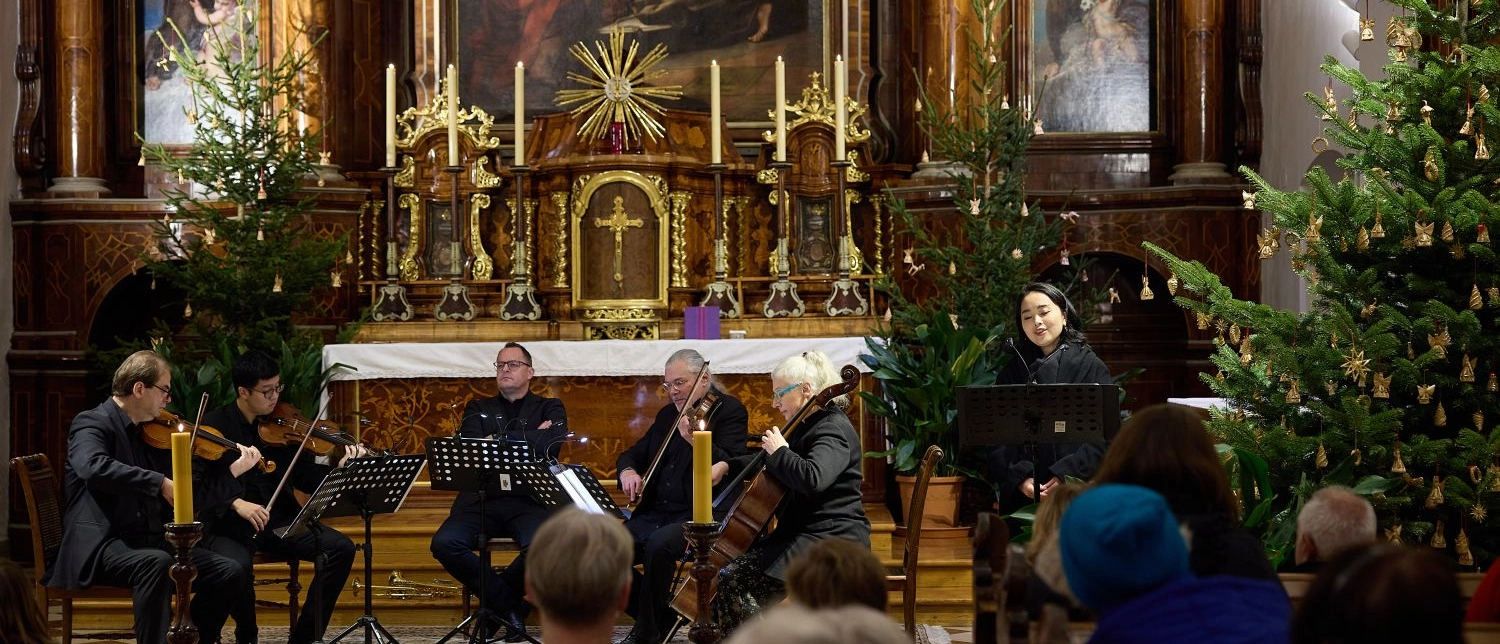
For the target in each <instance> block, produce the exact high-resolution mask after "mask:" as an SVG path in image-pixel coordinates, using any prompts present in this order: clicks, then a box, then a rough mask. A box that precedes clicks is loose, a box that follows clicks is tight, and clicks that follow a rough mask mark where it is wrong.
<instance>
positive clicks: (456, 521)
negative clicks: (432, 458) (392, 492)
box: [430, 494, 553, 614]
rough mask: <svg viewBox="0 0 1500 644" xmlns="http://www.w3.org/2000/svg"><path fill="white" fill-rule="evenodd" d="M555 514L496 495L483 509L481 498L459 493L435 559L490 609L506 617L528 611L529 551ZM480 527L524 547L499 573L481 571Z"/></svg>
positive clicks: (437, 538)
mask: <svg viewBox="0 0 1500 644" xmlns="http://www.w3.org/2000/svg"><path fill="white" fill-rule="evenodd" d="M552 512H553V509H552V508H548V507H545V506H543V505H541V504H538V503H537V502H535V501H532V500H531V499H530V498H527V497H522V496H491V497H489V498H487V499H486V500H485V503H484V507H480V505H479V497H478V496H476V495H473V494H462V495H459V497H458V499H457V500H455V501H454V502H453V510H452V513H450V514H449V515H448V518H447V519H446V520H444V521H443V525H442V526H440V527H438V530H437V532H436V533H434V534H433V535H432V543H431V544H430V548H431V550H432V556H433V558H434V559H437V560H438V563H440V564H442V565H443V569H444V570H447V571H448V574H450V575H453V578H454V579H457V580H458V581H460V582H462V583H463V585H464V586H467V587H468V588H469V589H470V590H472V591H474V592H478V593H483V594H484V602H485V607H486V608H489V609H491V610H495V611H498V612H500V613H502V614H504V613H506V612H513V613H518V614H519V613H524V612H525V609H526V603H525V594H526V548H527V547H529V546H530V545H531V537H532V535H535V534H536V531H537V529H538V528H540V527H542V522H543V521H546V520H547V517H549V516H552ZM481 529H482V530H483V532H484V534H485V536H487V537H491V538H493V537H510V538H512V539H515V540H516V543H517V544H518V545H520V546H521V553H520V554H519V555H516V559H515V561H513V562H511V564H510V565H509V566H506V567H505V570H504V571H503V572H502V573H500V574H496V573H495V572H494V571H493V570H481V568H483V565H482V564H481V563H480V560H479V555H478V554H476V553H475V552H474V549H475V548H476V547H477V546H478V544H479V542H478V536H479V533H480V531H481Z"/></svg>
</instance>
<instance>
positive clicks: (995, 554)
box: [974, 512, 1013, 644]
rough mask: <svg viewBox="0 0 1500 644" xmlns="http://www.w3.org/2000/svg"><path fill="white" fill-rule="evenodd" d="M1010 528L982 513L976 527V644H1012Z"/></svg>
mask: <svg viewBox="0 0 1500 644" xmlns="http://www.w3.org/2000/svg"><path fill="white" fill-rule="evenodd" d="M1009 559H1010V528H1008V527H1006V525H1005V520H1004V519H1001V518H1000V516H999V515H997V514H993V513H990V512H983V513H980V515H979V519H978V520H977V521H976V522H975V524H974V643H975V644H980V643H981V642H983V643H984V644H993V643H995V642H1009V641H1010V639H1009V637H1010V623H1009V620H1008V619H1007V614H1006V613H1007V604H1008V603H1010V602H1009V599H1010V598H1009V595H1010V593H1008V592H1007V582H1008V581H1009V580H1010V579H1011V578H1012V577H1013V575H1011V574H1010V570H1009V568H1010V561H1009Z"/></svg>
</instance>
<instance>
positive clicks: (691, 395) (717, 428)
mask: <svg viewBox="0 0 1500 644" xmlns="http://www.w3.org/2000/svg"><path fill="white" fill-rule="evenodd" d="M707 367H708V365H707V363H705V362H704V360H703V356H702V355H700V354H699V353H698V352H697V351H694V350H692V349H682V350H680V351H678V352H676V353H673V354H672V356H671V357H670V358H667V365H666V368H665V371H664V375H665V378H666V380H665V381H664V382H662V387H663V388H664V389H666V391H667V395H668V396H669V397H670V398H671V402H670V403H669V404H667V405H663V406H662V408H661V411H659V412H657V414H656V422H654V423H652V424H651V427H650V429H647V430H646V433H645V434H644V435H642V436H641V438H640V440H638V441H636V442H635V445H632V446H631V447H630V449H628V450H625V452H624V453H623V454H620V458H619V459H618V460H617V461H615V467H616V468H617V469H618V471H619V472H620V490H621V491H622V492H624V493H625V494H626V496H628V497H630V500H631V501H632V502H635V503H636V506H635V512H634V513H632V514H631V515H630V519H628V520H627V521H626V522H625V527H626V528H627V529H629V530H630V534H631V537H633V538H634V540H635V561H636V562H637V563H640V564H642V567H643V569H644V577H642V576H637V578H636V579H635V583H633V584H632V585H631V595H632V596H631V603H630V610H629V612H630V614H631V615H632V616H634V617H635V629H634V630H632V631H631V633H630V635H629V636H627V637H626V638H625V642H660V641H662V639H663V638H664V637H665V636H666V634H667V630H668V626H669V625H670V624H671V621H672V612H671V609H670V608H668V601H669V600H670V599H671V597H670V596H669V595H668V590H669V589H670V587H671V585H672V576H673V573H675V572H676V570H677V561H678V560H679V559H681V558H682V554H683V551H684V549H685V548H686V540H685V539H684V537H683V535H682V523H683V522H684V521H687V520H688V519H689V518H691V516H692V500H693V444H692V436H693V434H692V432H693V430H696V429H698V426H697V425H696V423H691V422H690V419H689V416H690V414H683V413H681V412H682V411H683V410H685V409H688V408H691V407H694V406H695V405H697V404H698V402H699V401H700V400H702V399H703V398H704V395H705V394H707V393H708V392H709V390H710V389H712V390H713V395H714V397H715V398H716V399H717V402H715V403H713V406H712V407H711V408H710V409H709V410H708V413H707V414H706V416H705V417H704V419H703V420H704V421H705V422H706V425H707V428H708V430H709V431H711V432H713V436H714V440H713V443H714V464H713V475H714V482H715V483H717V482H719V481H720V480H723V479H724V475H725V474H727V473H728V472H729V464H728V463H727V461H728V460H729V459H731V458H734V457H738V456H741V455H743V454H745V453H746V452H747V451H748V450H747V449H746V448H745V437H746V432H745V428H746V425H747V424H748V423H749V418H750V417H749V414H748V412H746V411H745V406H744V405H742V404H740V401H739V399H737V398H735V397H734V396H731V395H729V394H728V393H727V392H725V391H724V390H723V389H720V388H719V387H718V386H717V385H715V384H713V374H711V373H709V371H708V368H707ZM700 376H701V382H700ZM674 421H676V422H677V425H676V426H675V427H674V426H673V424H672V423H673V422H674ZM664 442H665V448H663V443H664ZM658 452H660V453H661V460H660V461H658V462H656V468H655V469H654V470H652V469H651V465H652V461H653V459H655V458H656V454H657V453H658ZM648 471H650V472H651V480H650V485H649V489H646V488H645V485H644V477H645V476H646V472H648Z"/></svg>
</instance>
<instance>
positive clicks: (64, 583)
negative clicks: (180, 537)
mask: <svg viewBox="0 0 1500 644" xmlns="http://www.w3.org/2000/svg"><path fill="white" fill-rule="evenodd" d="M150 451H160V450H153V448H151V447H150V446H148V445H146V443H145V441H144V440H143V439H142V438H141V434H140V430H139V428H137V427H136V426H135V424H134V423H132V422H130V418H129V417H128V416H126V415H125V412H124V410H122V409H120V406H119V405H116V404H115V402H114V401H113V400H112V399H111V400H105V401H104V402H103V403H101V404H100V405H99V406H98V407H95V408H93V409H90V410H88V411H85V412H83V413H80V414H78V415H77V416H75V417H74V418H73V424H72V426H70V427H69V428H68V462H67V464H66V466H65V467H64V470H63V494H64V497H65V499H66V501H67V505H66V509H65V510H64V512H63V538H62V544H61V546H60V547H59V548H58V551H57V559H56V560H55V561H53V562H52V565H51V567H50V568H49V569H48V578H47V579H45V580H44V581H45V582H46V584H47V585H48V586H51V587H53V588H68V589H79V588H85V587H88V586H89V585H90V584H91V583H92V582H93V576H94V564H95V562H96V560H97V558H98V554H99V549H100V546H102V545H103V544H104V542H105V541H107V540H109V539H112V538H119V539H123V540H125V541H126V543H129V544H130V545H132V546H133V547H138V548H139V547H148V546H154V545H156V544H159V543H160V541H161V534H162V531H163V528H162V525H163V524H164V523H165V519H166V518H167V516H168V515H167V512H168V510H167V504H166V501H165V500H164V499H162V497H161V482H162V479H164V478H166V477H165V475H163V474H162V473H161V472H157V471H153V470H152V469H150V462H149V459H150V457H151V454H149V453H148V452H150ZM169 459H170V457H169Z"/></svg>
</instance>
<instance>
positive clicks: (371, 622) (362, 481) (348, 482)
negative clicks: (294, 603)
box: [275, 454, 427, 644]
mask: <svg viewBox="0 0 1500 644" xmlns="http://www.w3.org/2000/svg"><path fill="white" fill-rule="evenodd" d="M426 460H427V457H425V456H423V455H421V454H412V455H406V456H371V457H367V458H356V459H351V460H349V462H348V463H347V464H345V465H344V467H340V468H336V469H334V470H333V471H332V472H330V473H329V474H328V476H326V477H324V478H323V482H322V483H320V484H319V485H318V489H317V490H316V491H314V492H313V495H312V498H310V499H308V501H307V505H304V506H302V510H301V511H300V512H298V513H297V516H296V518H294V519H292V522H291V523H289V524H287V525H286V526H284V527H281V528H277V529H276V530H275V533H276V536H278V537H281V538H283V539H285V538H286V537H288V536H292V535H297V534H301V533H302V532H303V531H305V530H308V529H309V525H310V524H311V523H312V522H314V521H318V520H320V519H332V518H337V517H346V516H359V517H360V518H362V519H363V520H364V523H365V542H364V544H363V545H362V546H361V548H363V550H364V557H365V587H366V588H368V587H369V586H370V584H371V583H373V580H372V578H373V577H374V569H373V566H374V554H373V553H374V547H373V546H372V545H371V544H372V543H373V541H374V540H373V538H372V536H371V530H370V521H371V520H372V519H373V518H374V516H375V515H377V514H389V513H393V512H396V511H397V510H399V509H401V504H402V503H404V502H405V501H406V496H407V494H410V493H411V486H412V483H415V482H416V480H417V475H418V474H421V473H422V465H423V463H425V462H426ZM293 626H294V627H295V625H293ZM357 630H363V631H364V633H365V644H371V642H373V641H374V640H379V641H381V642H392V643H393V644H394V643H395V642H396V638H395V636H393V635H391V632H390V631H388V630H386V629H385V627H384V626H381V625H380V620H378V619H375V615H374V606H373V605H372V602H371V593H368V592H367V593H365V613H364V615H361V616H360V617H359V619H357V620H355V621H354V623H353V624H351V625H349V627H348V628H346V629H344V630H343V632H340V633H339V634H338V636H336V637H334V638H333V639H331V640H329V644H333V642H338V641H341V640H343V639H344V638H345V637H348V636H349V634H351V633H353V632H355V631H357Z"/></svg>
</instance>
